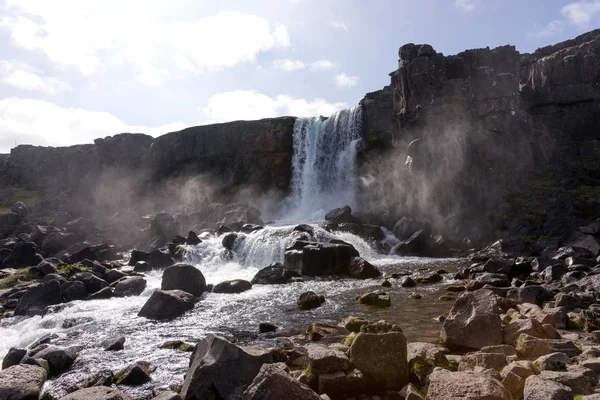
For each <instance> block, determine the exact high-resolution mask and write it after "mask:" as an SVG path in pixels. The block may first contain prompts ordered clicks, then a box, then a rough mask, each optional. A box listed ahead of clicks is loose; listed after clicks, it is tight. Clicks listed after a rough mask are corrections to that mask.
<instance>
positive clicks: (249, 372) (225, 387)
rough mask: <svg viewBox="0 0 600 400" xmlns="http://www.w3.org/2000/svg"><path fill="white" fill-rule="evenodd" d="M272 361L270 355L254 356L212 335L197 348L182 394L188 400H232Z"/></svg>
mask: <svg viewBox="0 0 600 400" xmlns="http://www.w3.org/2000/svg"><path fill="white" fill-rule="evenodd" d="M272 362H273V356H272V354H270V353H264V354H260V355H253V354H250V353H248V352H246V351H244V349H242V348H240V347H238V346H236V345H234V344H232V343H230V342H228V341H227V340H225V339H223V338H220V337H218V336H215V335H212V334H211V335H208V337H207V338H206V339H204V340H203V341H201V342H199V343H198V344H197V345H196V348H195V350H194V353H193V354H192V357H191V360H190V368H189V370H188V372H187V374H186V375H185V380H184V382H183V387H182V388H181V393H180V394H181V396H182V397H183V398H185V399H186V400H219V399H227V398H232V397H234V396H236V395H240V394H241V393H243V391H244V390H245V389H246V388H247V387H248V385H250V384H251V383H252V381H253V379H254V378H255V377H256V376H257V375H258V372H259V371H260V369H261V367H262V365H263V364H268V363H272ZM231 371H235V374H232V373H231Z"/></svg>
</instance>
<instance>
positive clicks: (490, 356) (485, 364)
mask: <svg viewBox="0 0 600 400" xmlns="http://www.w3.org/2000/svg"><path fill="white" fill-rule="evenodd" d="M464 362H466V363H468V364H471V365H472V366H476V367H482V368H484V369H488V368H491V369H494V370H496V371H500V370H502V368H504V367H505V366H506V365H507V364H508V363H507V362H506V356H505V355H504V354H501V353H482V352H477V353H472V354H468V355H466V356H465V359H464Z"/></svg>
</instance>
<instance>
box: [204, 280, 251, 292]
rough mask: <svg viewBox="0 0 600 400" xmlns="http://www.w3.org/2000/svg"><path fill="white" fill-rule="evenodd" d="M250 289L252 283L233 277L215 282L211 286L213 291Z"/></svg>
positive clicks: (242, 290) (243, 290)
mask: <svg viewBox="0 0 600 400" xmlns="http://www.w3.org/2000/svg"><path fill="white" fill-rule="evenodd" d="M250 289H252V284H251V283H250V282H248V281H245V280H243V279H234V280H231V281H224V282H221V283H218V284H216V285H215V286H213V288H212V292H213V293H242V292H245V291H247V290H250Z"/></svg>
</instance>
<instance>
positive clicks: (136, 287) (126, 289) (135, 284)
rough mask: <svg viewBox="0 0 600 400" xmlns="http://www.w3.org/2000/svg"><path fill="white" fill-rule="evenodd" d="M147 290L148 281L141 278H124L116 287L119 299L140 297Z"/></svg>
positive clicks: (115, 293) (116, 294)
mask: <svg viewBox="0 0 600 400" xmlns="http://www.w3.org/2000/svg"><path fill="white" fill-rule="evenodd" d="M144 289H146V280H145V279H144V278H142V277H140V276H132V277H130V278H124V279H122V280H120V281H119V282H118V283H117V284H116V285H115V292H114V295H115V296H117V297H126V296H139V295H140V294H142V292H143V291H144Z"/></svg>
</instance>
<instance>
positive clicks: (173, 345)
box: [160, 340, 194, 352]
mask: <svg viewBox="0 0 600 400" xmlns="http://www.w3.org/2000/svg"><path fill="white" fill-rule="evenodd" d="M160 348H161V349H168V350H179V351H186V352H189V351H194V345H193V344H189V343H186V342H184V341H182V340H169V341H166V342H164V343H163V344H161V345H160Z"/></svg>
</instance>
